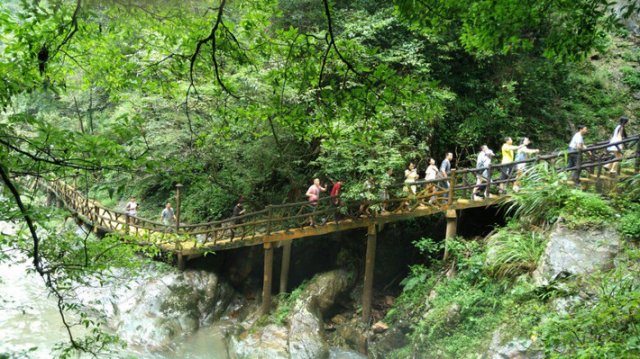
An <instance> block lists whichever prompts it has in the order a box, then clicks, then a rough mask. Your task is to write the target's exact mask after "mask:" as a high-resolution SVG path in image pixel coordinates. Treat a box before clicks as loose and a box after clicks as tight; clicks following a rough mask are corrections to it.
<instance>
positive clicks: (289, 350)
mask: <svg viewBox="0 0 640 359" xmlns="http://www.w3.org/2000/svg"><path fill="white" fill-rule="evenodd" d="M352 285H353V278H352V276H351V275H349V273H347V272H346V271H344V270H334V271H331V272H327V273H323V274H320V275H317V276H316V277H314V278H313V279H312V280H311V282H310V283H309V284H308V285H307V287H306V288H305V289H304V290H303V291H302V293H301V294H300V296H299V297H298V299H297V300H296V301H295V302H294V303H293V305H292V308H291V311H290V314H289V316H288V317H287V321H288V322H289V328H287V327H286V326H282V325H276V324H271V325H267V326H265V327H257V326H256V325H254V326H253V327H251V328H249V329H248V330H247V331H245V332H244V333H242V334H241V335H236V336H232V337H231V338H230V340H229V352H230V355H231V358H232V359H261V358H296V359H320V358H328V357H329V354H330V353H329V346H328V345H327V343H326V341H325V338H324V332H325V330H324V321H323V315H324V314H325V313H326V312H327V311H328V309H330V308H331V307H333V305H334V304H335V301H336V299H337V298H338V297H339V296H340V295H341V294H343V293H345V292H346V291H347V290H348V289H349V288H350V287H351V286H352ZM345 320H346V319H345V318H344V317H340V316H336V317H334V321H336V322H341V321H345Z"/></svg>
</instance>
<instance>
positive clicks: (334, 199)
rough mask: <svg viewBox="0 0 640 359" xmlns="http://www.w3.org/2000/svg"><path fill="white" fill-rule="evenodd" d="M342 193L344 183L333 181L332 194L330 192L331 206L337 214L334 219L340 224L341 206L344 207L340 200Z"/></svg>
mask: <svg viewBox="0 0 640 359" xmlns="http://www.w3.org/2000/svg"><path fill="white" fill-rule="evenodd" d="M341 192H342V181H340V180H338V181H333V186H332V187H331V192H329V196H330V197H331V204H332V205H333V207H334V210H335V213H334V215H333V219H334V220H335V221H336V223H338V221H339V220H340V210H339V208H340V206H341V205H342V201H341V200H340V193H341Z"/></svg>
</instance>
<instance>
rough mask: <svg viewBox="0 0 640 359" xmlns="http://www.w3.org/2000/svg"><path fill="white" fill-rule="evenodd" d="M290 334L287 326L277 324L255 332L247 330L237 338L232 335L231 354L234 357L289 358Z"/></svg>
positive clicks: (257, 358)
mask: <svg viewBox="0 0 640 359" xmlns="http://www.w3.org/2000/svg"><path fill="white" fill-rule="evenodd" d="M288 335H289V333H288V332H287V328H286V327H283V326H280V325H275V324H270V325H267V326H265V327H264V328H261V330H259V331H256V332H253V333H248V332H245V333H243V334H242V335H240V336H239V337H237V338H236V337H231V339H230V341H229V348H230V350H229V354H230V356H231V358H232V359H236V358H251V359H288V358H289V351H288V342H287V337H288Z"/></svg>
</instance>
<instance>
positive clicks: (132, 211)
mask: <svg viewBox="0 0 640 359" xmlns="http://www.w3.org/2000/svg"><path fill="white" fill-rule="evenodd" d="M125 209H126V210H127V214H128V215H129V217H128V222H129V224H132V223H135V217H136V216H137V215H138V202H136V198H135V197H131V198H129V202H127V206H126V207H125Z"/></svg>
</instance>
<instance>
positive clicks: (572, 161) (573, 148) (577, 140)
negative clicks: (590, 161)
mask: <svg viewBox="0 0 640 359" xmlns="http://www.w3.org/2000/svg"><path fill="white" fill-rule="evenodd" d="M586 134H587V126H584V125H580V126H578V132H576V133H575V134H574V135H573V137H572V138H571V142H569V161H568V163H567V168H568V169H574V170H575V174H574V179H575V180H576V184H577V183H578V182H577V181H578V180H579V179H580V171H579V170H578V169H577V168H574V167H576V166H577V165H578V157H579V156H580V154H579V152H578V150H584V149H586V148H587V147H586V146H585V145H584V137H583V136H584V135H586Z"/></svg>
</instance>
